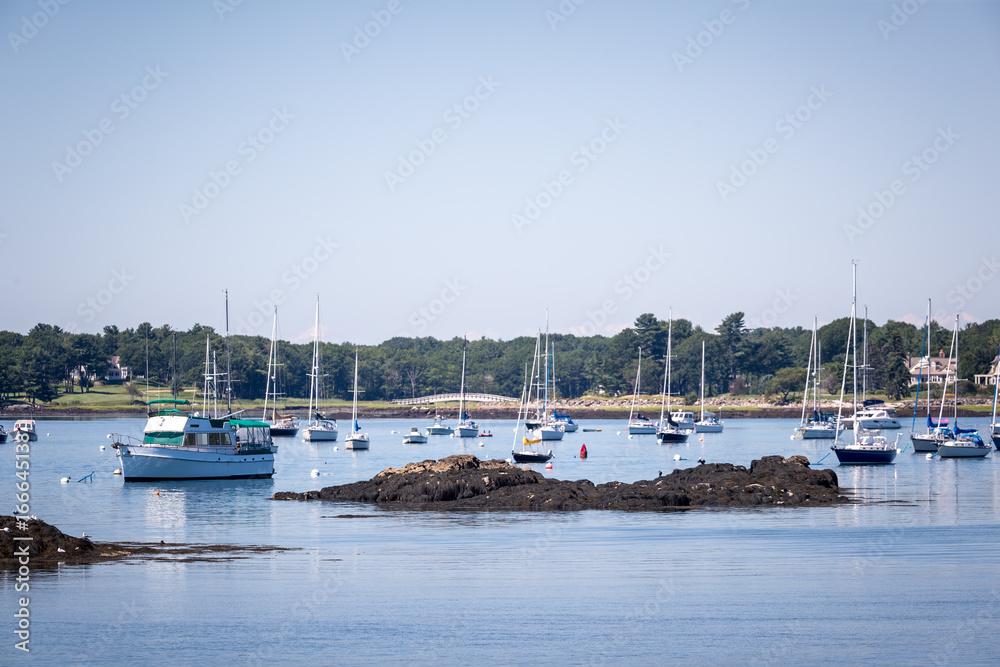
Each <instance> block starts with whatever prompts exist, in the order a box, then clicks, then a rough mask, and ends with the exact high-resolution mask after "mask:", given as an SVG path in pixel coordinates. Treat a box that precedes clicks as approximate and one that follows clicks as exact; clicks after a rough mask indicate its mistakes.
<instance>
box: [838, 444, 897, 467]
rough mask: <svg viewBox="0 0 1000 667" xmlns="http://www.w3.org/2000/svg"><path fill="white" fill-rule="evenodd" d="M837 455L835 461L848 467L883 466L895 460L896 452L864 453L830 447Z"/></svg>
mask: <svg viewBox="0 0 1000 667" xmlns="http://www.w3.org/2000/svg"><path fill="white" fill-rule="evenodd" d="M830 449H832V450H833V451H834V453H835V454H836V455H837V459H838V460H839V461H840V462H841V463H844V464H849V465H884V464H887V463H892V462H893V461H894V460H896V450H895V449H890V450H888V451H866V450H855V449H838V448H837V447H831V448H830Z"/></svg>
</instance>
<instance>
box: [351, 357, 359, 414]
mask: <svg viewBox="0 0 1000 667" xmlns="http://www.w3.org/2000/svg"><path fill="white" fill-rule="evenodd" d="M351 421H352V422H354V424H353V425H352V428H353V429H354V432H355V433H357V432H358V430H359V429H358V348H354V407H353V408H352V409H351Z"/></svg>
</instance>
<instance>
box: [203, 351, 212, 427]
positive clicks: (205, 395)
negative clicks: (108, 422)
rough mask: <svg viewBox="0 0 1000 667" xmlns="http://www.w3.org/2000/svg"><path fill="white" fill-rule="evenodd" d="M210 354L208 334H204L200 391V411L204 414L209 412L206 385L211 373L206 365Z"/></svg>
mask: <svg viewBox="0 0 1000 667" xmlns="http://www.w3.org/2000/svg"><path fill="white" fill-rule="evenodd" d="M210 356H211V355H210V354H209V345H208V334H205V387H204V389H203V390H202V393H201V411H202V413H203V414H206V415H207V414H209V412H208V386H209V382H210V381H211V378H212V376H211V374H210V373H209V372H208V371H209V368H208V367H209V362H210V359H209V357H210Z"/></svg>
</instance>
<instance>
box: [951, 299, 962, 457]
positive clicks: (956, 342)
mask: <svg viewBox="0 0 1000 667" xmlns="http://www.w3.org/2000/svg"><path fill="white" fill-rule="evenodd" d="M960 317H961V315H960V314H959V313H955V425H954V426H953V427H952V428H953V429H955V437H956V438H957V437H958V430H957V429H958V362H959V356H958V326H959V318H960Z"/></svg>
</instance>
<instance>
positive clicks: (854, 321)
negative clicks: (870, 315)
mask: <svg viewBox="0 0 1000 667" xmlns="http://www.w3.org/2000/svg"><path fill="white" fill-rule="evenodd" d="M851 266H852V267H853V271H852V273H853V278H852V281H851V283H852V292H853V297H851V340H852V342H853V348H852V354H851V362H852V365H853V366H854V428H853V429H852V430H853V431H854V444H855V445H857V444H858V429H859V428H860V425H859V423H858V263H857V262H856V261H852V262H851Z"/></svg>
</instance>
